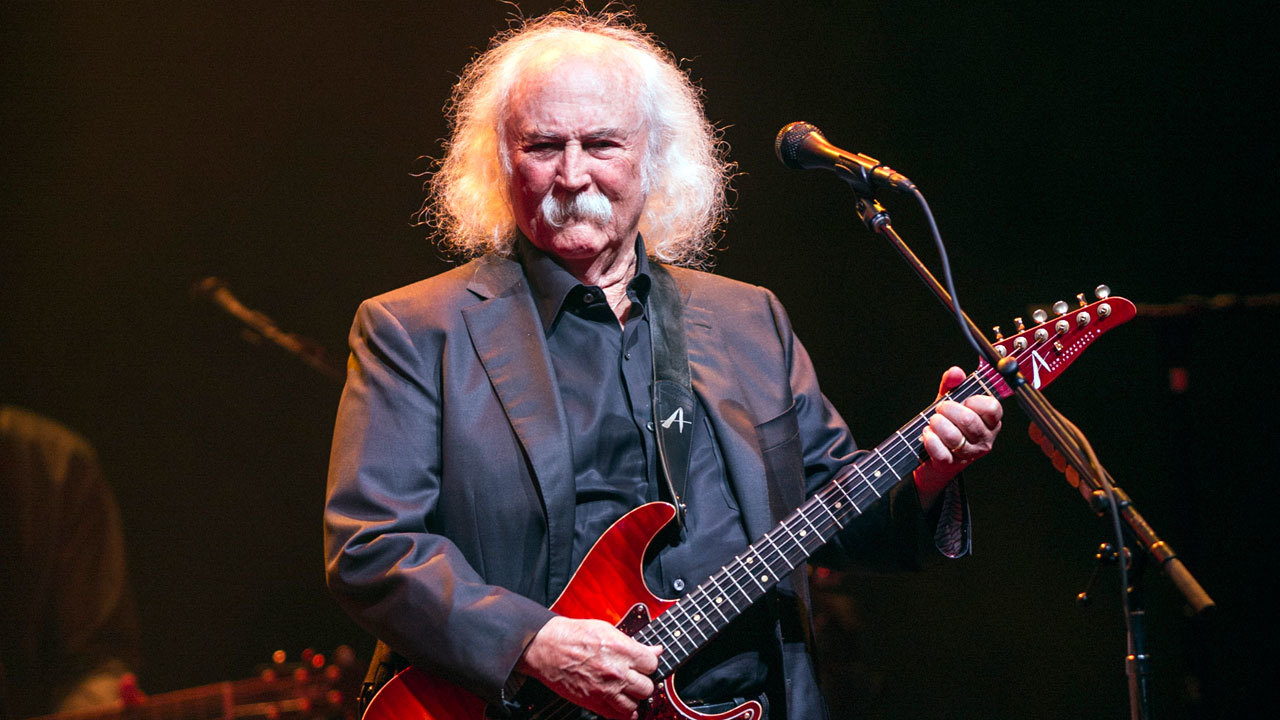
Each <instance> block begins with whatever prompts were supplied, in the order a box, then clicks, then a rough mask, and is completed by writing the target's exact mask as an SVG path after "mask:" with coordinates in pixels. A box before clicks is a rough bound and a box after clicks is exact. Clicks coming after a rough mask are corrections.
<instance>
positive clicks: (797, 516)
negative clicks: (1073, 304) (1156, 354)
mask: <svg viewBox="0 0 1280 720" xmlns="http://www.w3.org/2000/svg"><path fill="white" fill-rule="evenodd" d="M1049 339H1055V340H1056V337H1055V336H1050V338H1049ZM1049 339H1046V340H1044V341H1037V342H1035V343H1033V344H1030V345H1028V347H1027V348H1024V349H1023V351H1022V352H1021V353H1019V355H1024V356H1025V355H1028V354H1030V353H1032V352H1033V351H1035V350H1039V349H1042V346H1044V345H1047V344H1048V342H1049ZM984 375H986V376H987V378H986V379H985V380H984V378H983V376H984ZM988 381H995V382H997V383H999V384H1001V385H1003V384H1004V380H1003V378H1002V377H1000V375H999V373H998V371H997V370H996V369H995V368H993V367H991V366H990V365H988V364H986V363H983V364H982V365H981V366H980V367H979V368H978V369H977V370H975V371H974V372H973V373H970V374H969V375H968V376H966V378H965V380H963V381H962V382H961V383H960V384H959V385H957V386H956V387H955V388H952V389H951V390H950V391H948V392H947V393H946V394H945V395H944V396H943V397H942V398H939V399H938V400H936V401H934V402H933V403H932V404H930V405H929V407H927V408H926V409H925V410H923V411H921V412H919V413H917V417H915V418H912V420H911V421H910V422H909V423H907V425H904V426H903V428H902V429H900V430H898V431H896V432H895V435H896V436H897V439H896V440H895V439H894V438H893V437H890V438H888V439H887V440H886V441H885V442H884V443H882V445H883V446H884V447H883V448H882V447H881V446H876V447H875V448H873V449H872V450H871V451H869V453H868V454H867V455H866V456H864V458H871V457H875V456H879V458H880V462H881V463H882V464H883V465H884V466H886V467H887V468H888V469H889V470H890V472H891V473H892V474H893V475H894V476H895V480H894V481H893V483H891V484H887V485H886V487H885V488H884V489H885V490H888V489H890V488H892V487H893V486H894V485H896V484H897V483H899V482H901V481H902V479H903V476H902V475H899V474H898V472H897V469H896V467H897V464H898V463H900V462H902V461H904V460H906V459H907V458H909V457H910V458H914V459H916V461H917V462H916V463H915V464H917V465H918V464H919V462H918V461H919V457H920V454H919V450H916V449H915V448H914V446H915V445H921V446H923V442H922V441H921V440H920V439H918V435H919V434H920V433H921V432H923V430H924V427H925V426H926V425H927V424H928V418H927V417H926V416H925V414H926V413H928V412H930V411H932V410H934V409H935V408H936V407H937V406H938V404H939V403H941V402H942V401H943V400H946V399H953V398H956V397H958V398H959V399H960V401H961V402H963V400H964V399H967V398H969V397H972V396H973V395H975V394H977V393H978V391H980V390H985V391H986V392H987V393H991V392H992V384H991V383H990V382H988ZM903 430H905V431H906V432H907V433H909V434H910V436H911V437H917V439H916V440H914V441H909V440H907V438H906V437H904V436H903V435H902V432H903ZM885 451H888V453H887V454H886V452H885ZM867 464H868V465H871V464H872V463H870V462H868V463H867ZM861 465H862V463H859V462H855V463H854V464H853V465H852V466H851V467H852V468H853V470H852V471H851V472H850V473H848V474H847V475H845V476H844V477H843V478H837V479H836V480H833V481H832V482H829V483H827V484H826V485H824V486H823V487H821V488H819V489H818V490H817V491H816V492H815V493H814V494H813V496H811V497H810V499H809V500H807V501H805V503H804V504H802V505H801V506H800V507H799V508H797V509H796V510H795V511H793V512H792V513H791V514H790V515H788V516H787V517H786V518H784V519H783V520H782V522H781V523H779V525H778V526H777V527H775V528H774V529H773V530H770V531H769V532H767V533H765V534H764V535H763V536H762V537H761V538H760V540H757V541H756V542H755V543H752V544H751V545H750V546H748V548H747V550H746V551H744V552H743V553H741V554H740V555H738V556H737V557H735V558H734V559H733V560H731V561H730V562H729V563H727V564H726V565H725V566H723V567H721V569H720V572H717V573H713V574H712V576H711V577H710V578H708V579H707V580H706V581H704V582H703V583H702V584H700V585H698V586H697V587H696V588H695V589H694V590H693V591H692V592H690V593H689V594H688V595H686V596H685V597H684V598H682V599H680V600H678V601H677V602H676V603H674V604H673V605H672V606H671V607H669V608H667V609H666V610H665V611H664V612H663V613H662V614H661V615H658V616H657V617H655V618H653V619H652V620H651V621H650V622H649V623H648V624H647V625H646V626H645V627H643V628H641V630H640V631H638V632H637V633H636V634H635V637H636V639H637V640H640V639H641V637H645V638H651V639H649V640H645V642H647V643H653V642H655V641H657V640H659V639H660V637H661V635H662V634H666V635H668V636H671V637H673V639H675V642H669V643H664V650H670V647H669V646H670V645H676V646H679V650H680V651H681V654H682V655H684V657H685V658H687V657H688V655H689V654H692V652H694V651H696V650H697V649H699V648H701V646H702V645H703V644H705V643H706V642H707V641H709V640H710V638H711V637H714V636H715V635H716V634H717V633H719V632H720V630H722V629H723V628H724V627H725V626H727V625H728V624H729V623H730V622H732V620H733V619H734V618H736V617H737V615H738V614H740V613H741V612H742V609H741V608H738V607H737V605H736V604H735V603H733V602H732V594H731V593H730V592H726V591H725V590H724V588H722V587H721V586H720V583H719V582H718V581H717V580H716V578H717V577H719V576H721V575H723V576H725V577H727V579H728V580H730V581H731V582H732V583H733V586H734V588H735V589H737V591H738V592H739V593H741V595H742V597H743V600H744V601H745V602H744V606H749V605H750V604H751V603H754V602H755V600H757V599H758V598H759V597H761V596H763V595H764V594H765V593H766V592H768V588H769V587H772V586H773V585H774V584H776V583H777V582H778V581H779V580H780V576H785V575H786V574H787V573H778V572H777V571H776V562H777V560H778V559H781V560H782V561H784V562H785V563H786V564H787V566H788V573H789V572H791V571H793V570H794V569H795V567H796V565H795V563H793V562H791V560H790V559H789V557H790V556H789V555H788V553H790V552H793V551H795V550H799V555H797V556H796V560H797V561H800V562H803V561H805V560H806V559H807V558H808V557H809V556H811V555H812V554H813V553H814V552H816V551H817V550H818V549H819V548H820V547H822V545H825V544H826V543H827V542H829V541H830V539H831V537H833V536H834V534H835V533H836V532H838V531H839V529H843V528H844V527H845V525H844V524H842V520H843V522H844V523H847V522H849V521H852V520H854V519H856V518H857V517H858V516H859V515H860V514H861V513H862V512H863V509H864V508H866V507H868V506H869V505H870V504H871V503H873V502H874V501H875V500H878V499H879V498H880V497H882V493H881V492H880V490H879V489H877V488H876V487H875V482H874V479H869V478H868V477H867V476H866V474H865V473H864V468H862V467H861ZM912 470H914V468H912ZM880 473H882V471H880V470H877V472H876V474H875V475H874V476H873V477H875V478H878V476H879V474H880ZM854 477H857V478H858V480H857V482H856V483H854V487H852V488H849V487H846V486H845V484H846V483H849V482H850V481H851V480H852V479H853V478H854ZM851 492H852V493H855V494H856V497H854V496H853V495H851V494H850V493H851ZM837 493H839V494H841V495H843V496H844V501H847V502H848V503H850V504H851V505H852V506H853V508H854V511H853V512H852V513H850V512H849V511H848V510H847V509H845V508H844V507H843V502H842V501H840V500H835V503H834V504H833V505H832V506H833V507H835V508H836V509H838V510H841V513H840V515H839V516H837V515H836V514H835V513H833V512H832V511H831V507H828V504H827V501H829V500H833V499H834V496H835V495H836V494H837ZM872 496H874V497H872ZM863 503H865V504H863ZM813 507H821V508H822V509H823V510H824V511H825V512H826V514H827V515H829V516H830V520H822V519H819V520H818V522H819V525H817V526H815V525H814V518H811V517H809V513H808V510H812V509H813ZM797 520H803V521H804V523H805V524H807V525H809V528H810V529H813V530H815V531H816V532H815V534H816V535H817V536H818V538H817V540H818V542H817V543H816V544H815V545H814V547H813V548H812V549H810V548H809V547H807V546H806V545H805V544H804V542H803V540H802V539H800V538H807V537H809V536H808V533H807V532H803V533H802V535H800V536H799V538H797V536H796V535H795V533H794V532H792V530H791V528H790V527H788V523H789V522H794V521H797ZM780 531H782V532H780ZM783 532H785V534H786V535H787V536H788V537H787V538H782V537H781V536H782V534H783ZM828 532H829V533H830V535H828ZM775 535H776V536H778V537H777V538H775ZM787 539H789V540H790V543H791V546H790V548H788V547H786V546H785V543H786V541H787ZM778 540H782V542H781V543H780V542H778ZM766 543H767V544H768V545H772V546H773V552H774V554H775V555H776V558H775V559H774V560H772V561H771V560H769V559H767V557H766V556H765V555H762V553H761V550H762V549H763V547H764V545H765V544H766ZM752 556H754V557H755V558H756V559H759V560H760V561H761V563H762V564H763V565H765V566H766V568H767V569H768V570H769V572H768V573H767V574H766V575H763V576H761V577H762V578H763V581H761V580H756V578H755V575H754V572H755V571H754V570H753V569H751V568H748V567H747V565H749V564H750V563H751V562H752V561H751V560H750V559H746V558H750V557H752ZM739 573H741V574H739ZM744 576H745V577H747V578H749V579H750V580H751V582H752V583H754V584H755V585H756V586H757V587H759V588H760V593H759V595H757V596H756V597H752V595H751V593H750V592H748V591H747V590H746V589H744V583H743V582H741V580H742V579H743V577H744ZM709 585H714V586H715V587H716V589H717V591H718V593H719V594H718V595H717V597H719V598H724V599H725V600H726V601H728V602H729V603H730V605H731V606H732V607H733V608H734V611H735V612H734V613H733V614H732V615H730V616H726V615H725V614H724V611H723V610H721V609H720V608H719V603H712V604H711V609H714V610H715V611H716V613H717V614H719V615H720V616H721V620H722V621H723V625H721V626H720V627H717V626H716V622H715V620H714V618H713V617H712V615H711V614H710V613H709V612H708V611H707V609H706V608H701V609H700V606H701V604H702V603H704V602H706V601H707V600H708V599H709V598H710V597H711V593H710V588H709V587H708V586H709ZM745 586H746V588H750V584H746V585H745ZM699 593H700V594H701V595H703V596H704V597H703V599H702V600H701V601H698V600H697V598H695V595H697V594H699ZM691 606H692V607H691ZM673 610H674V611H676V612H672V611H673ZM679 614H683V615H684V620H683V621H682V620H680V619H679V618H678V617H677V615H679ZM704 619H705V621H707V622H708V623H709V627H710V631H711V632H710V634H708V633H707V632H705V631H704V630H703V629H702V627H701V624H702V622H703V620H704ZM673 620H674V621H675V628H672V627H670V625H671V624H672V622H671V621H673ZM685 622H691V623H692V625H685V624H684V623H685ZM690 627H691V628H692V629H694V630H696V631H697V632H698V634H699V635H702V637H703V641H702V642H701V643H697V642H696V641H695V644H694V646H693V647H692V648H686V647H685V645H686V644H687V642H685V641H683V640H681V639H680V638H692V635H690V634H689V632H688V630H689V628H690ZM669 657H670V655H668V654H667V653H664V659H667V658H669ZM671 662H672V661H670V660H668V661H667V662H662V661H660V663H659V666H660V668H661V667H663V666H664V665H666V666H669V669H665V670H663V672H662V677H664V678H665V677H666V676H667V675H669V674H670V673H671V672H673V671H674V670H675V669H676V668H677V667H678V666H679V665H680V664H681V663H682V662H683V658H681V659H680V660H676V661H674V662H675V664H674V665H671ZM659 682H661V680H659ZM578 710H580V708H579V706H577V705H574V704H573V703H570V702H569V701H568V700H565V699H563V698H559V697H557V699H556V700H555V701H553V702H552V703H551V704H549V705H548V706H547V707H545V708H544V709H543V710H540V711H537V712H536V713H535V714H534V715H533V716H532V717H533V718H539V719H541V718H545V720H561V719H562V718H567V717H569V716H570V715H571V714H573V713H575V712H577V711H578ZM553 711H558V712H556V714H554V715H546V714H545V713H546V712H553Z"/></svg>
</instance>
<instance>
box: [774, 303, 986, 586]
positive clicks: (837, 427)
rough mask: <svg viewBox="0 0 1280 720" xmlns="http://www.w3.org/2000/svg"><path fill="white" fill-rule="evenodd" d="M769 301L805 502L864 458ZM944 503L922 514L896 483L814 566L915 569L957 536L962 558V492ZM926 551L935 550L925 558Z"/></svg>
mask: <svg viewBox="0 0 1280 720" xmlns="http://www.w3.org/2000/svg"><path fill="white" fill-rule="evenodd" d="M768 297H769V304H770V309H771V311H772V313H773V318H774V323H775V327H776V329H777V332H778V335H779V339H780V340H781V342H782V344H783V349H784V353H785V356H786V363H787V368H788V379H789V382H790V384H791V393H792V398H793V400H794V410H795V421H796V425H797V428H798V433H799V438H800V442H801V453H802V461H803V466H804V482H805V496H806V497H808V496H809V495H812V494H813V493H815V492H817V490H818V489H819V488H821V487H822V486H823V485H825V484H826V483H827V482H828V481H829V480H831V479H832V478H833V477H835V476H836V474H837V473H838V472H839V471H840V470H841V469H842V468H844V467H845V466H847V465H849V464H850V463H852V462H856V461H857V460H858V459H859V458H860V457H861V455H863V454H864V453H866V451H865V450H858V448H857V445H856V443H855V442H854V439H853V435H852V433H851V432H850V431H849V428H848V426H847V425H846V424H845V422H844V419H843V418H842V417H840V413H839V412H837V411H836V409H835V408H834V407H833V406H832V405H831V402H830V401H829V400H827V398H826V396H825V395H823V394H822V391H821V390H820V389H819V387H818V380H817V375H816V373H815V372H814V368H813V362H812V361H811V360H810V358H809V353H808V352H807V351H806V350H805V348H804V345H803V344H802V343H801V342H800V340H799V339H798V338H797V337H796V335H795V333H794V331H793V330H792V328H791V321H790V319H789V318H788V317H787V314H786V311H785V309H783V307H782V304H781V302H779V301H778V299H777V297H776V296H774V295H773V294H772V293H769V294H768ZM945 498H946V502H944V503H939V507H938V508H934V510H933V511H932V512H929V513H926V512H924V511H923V510H922V509H921V507H920V499H919V495H918V494H917V493H916V487H915V483H914V482H912V481H911V480H910V479H908V480H906V481H904V482H901V483H899V484H898V485H896V486H895V487H894V488H893V490H892V491H891V492H890V493H889V495H888V496H887V497H885V498H884V499H883V500H881V501H880V502H877V503H875V504H873V505H872V506H871V507H870V508H868V509H867V510H866V511H865V512H863V513H862V514H861V515H860V516H859V517H858V518H857V519H856V520H854V521H853V522H851V523H850V524H849V525H848V526H847V527H846V528H845V529H844V530H842V531H841V532H840V533H838V534H837V535H836V536H835V538H833V540H832V541H831V542H830V543H828V544H827V546H826V547H824V548H823V549H822V550H821V551H819V552H818V553H817V554H815V556H814V558H813V561H814V562H816V563H819V564H822V565H829V566H835V567H842V566H845V565H847V564H849V563H850V562H856V563H858V564H861V565H867V566H871V567H874V568H876V569H893V568H910V569H914V568H917V567H919V565H920V563H921V561H922V560H923V559H924V558H926V557H928V556H930V555H938V554H939V553H940V552H941V554H946V555H948V556H951V557H956V556H958V555H959V554H963V553H957V552H956V551H955V550H954V547H955V546H956V544H957V543H958V542H959V541H958V538H960V537H963V539H964V542H965V550H966V551H967V541H968V537H969V532H968V527H969V519H968V510H967V508H968V505H967V503H966V502H965V499H964V492H963V485H962V484H961V483H960V482H959V481H953V483H952V484H951V485H950V486H948V489H947V492H946V493H945ZM930 546H933V547H934V550H935V551H934V552H925V551H926V550H927V549H928V548H930Z"/></svg>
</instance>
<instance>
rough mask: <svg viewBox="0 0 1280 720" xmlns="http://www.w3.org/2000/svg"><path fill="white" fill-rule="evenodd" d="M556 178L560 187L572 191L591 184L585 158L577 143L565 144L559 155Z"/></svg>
mask: <svg viewBox="0 0 1280 720" xmlns="http://www.w3.org/2000/svg"><path fill="white" fill-rule="evenodd" d="M556 180H557V182H558V183H559V184H560V186H561V187H563V188H564V189H565V190H569V191H572V192H578V191H580V190H585V189H586V187H587V186H588V185H590V184H591V174H590V173H588V172H587V158H586V156H585V154H584V153H583V151H582V146H581V145H579V144H577V143H569V144H567V145H565V148H564V152H563V153H562V154H561V155H560V168H559V171H558V172H557V177H556Z"/></svg>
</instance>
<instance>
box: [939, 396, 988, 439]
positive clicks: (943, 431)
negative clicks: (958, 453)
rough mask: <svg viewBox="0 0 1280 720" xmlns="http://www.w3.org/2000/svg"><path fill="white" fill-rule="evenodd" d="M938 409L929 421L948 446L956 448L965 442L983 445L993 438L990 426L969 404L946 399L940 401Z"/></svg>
mask: <svg viewBox="0 0 1280 720" xmlns="http://www.w3.org/2000/svg"><path fill="white" fill-rule="evenodd" d="M936 410H937V412H935V413H934V415H933V417H931V418H929V423H930V425H932V426H933V429H934V432H937V433H938V436H939V437H941V438H942V439H943V441H944V442H946V443H947V447H948V448H951V449H952V450H956V449H958V448H959V447H961V446H962V445H964V444H965V443H973V444H974V445H982V444H984V443H986V442H988V441H989V440H990V439H991V430H990V428H988V427H987V424H986V423H985V422H984V421H983V419H982V418H981V417H979V416H978V413H976V412H974V411H973V410H972V409H970V408H969V407H968V406H966V405H961V404H960V403H955V402H950V401H946V400H944V401H943V402H941V403H938V407H937V408H936ZM944 418H945V422H944V421H943V419H944ZM948 425H949V426H948ZM952 428H954V430H955V432H954V433H953V432H952ZM955 433H958V434H955Z"/></svg>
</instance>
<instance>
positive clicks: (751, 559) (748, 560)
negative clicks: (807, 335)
mask: <svg viewBox="0 0 1280 720" xmlns="http://www.w3.org/2000/svg"><path fill="white" fill-rule="evenodd" d="M755 560H756V559H755V558H747V564H748V565H750V564H751V563H753V562H755Z"/></svg>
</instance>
